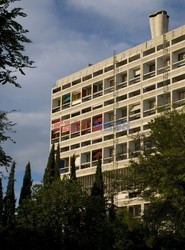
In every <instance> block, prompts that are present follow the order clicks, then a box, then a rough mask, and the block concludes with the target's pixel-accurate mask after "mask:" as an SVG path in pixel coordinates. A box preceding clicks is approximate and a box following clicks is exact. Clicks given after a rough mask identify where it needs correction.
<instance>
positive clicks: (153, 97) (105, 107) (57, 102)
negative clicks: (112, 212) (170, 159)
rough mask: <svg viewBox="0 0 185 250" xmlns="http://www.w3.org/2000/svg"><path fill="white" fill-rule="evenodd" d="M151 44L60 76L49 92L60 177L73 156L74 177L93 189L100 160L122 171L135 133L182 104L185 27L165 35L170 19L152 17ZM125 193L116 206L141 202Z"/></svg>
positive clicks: (133, 151)
mask: <svg viewBox="0 0 185 250" xmlns="http://www.w3.org/2000/svg"><path fill="white" fill-rule="evenodd" d="M150 27H151V33H152V39H151V40H149V41H147V42H144V43H142V44H140V45H138V46H136V47H133V48H131V49H128V50H126V51H123V52H121V53H119V54H115V55H113V56H112V57H110V58H108V59H106V60H103V61H101V62H99V63H96V64H94V65H89V66H88V67H87V68H84V69H82V70H80V71H79V72H76V73H74V74H71V75H69V76H67V77H64V78H62V79H60V80H58V81H57V82H56V87H54V88H53V89H52V103H51V106H52V108H51V144H53V143H59V144H60V150H61V159H62V165H61V169H60V170H61V175H63V174H68V173H69V171H70V160H71V157H72V155H73V154H75V156H76V166H77V172H76V173H77V177H78V178H79V180H80V181H81V182H82V183H83V184H84V185H85V186H91V185H92V183H93V181H94V174H95V171H96V165H97V160H98V157H102V169H103V172H105V171H110V170H113V169H117V170H119V169H120V170H121V169H124V168H126V167H127V166H128V163H129V160H130V159H131V158H133V157H136V156H137V153H138V151H139V150H140V144H139V141H138V140H136V139H133V135H136V134H137V133H138V132H144V133H145V132H147V131H148V129H149V126H148V122H150V121H151V120H152V119H154V117H156V116H157V115H159V114H160V112H161V111H163V110H164V109H170V108H172V107H175V108H177V107H181V106H183V105H184V104H185V25H184V26H181V27H179V28H176V29H174V30H172V31H169V32H168V15H167V13H166V12H165V11H159V12H157V13H155V14H153V15H151V16H150ZM136 200H137V198H136V197H134V195H133V194H129V192H128V191H124V192H121V193H120V194H119V205H124V204H126V205H127V204H130V205H129V206H130V210H131V212H132V213H133V214H134V215H137V214H138V213H140V210H141V206H142V209H143V207H144V203H143V202H140V203H141V205H140V204H139V205H138V200H137V201H136Z"/></svg>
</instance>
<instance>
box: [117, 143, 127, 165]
mask: <svg viewBox="0 0 185 250" xmlns="http://www.w3.org/2000/svg"><path fill="white" fill-rule="evenodd" d="M125 159H127V143H122V144H118V145H117V146H116V161H123V160H125Z"/></svg>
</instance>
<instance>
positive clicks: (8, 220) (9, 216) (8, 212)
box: [4, 162, 16, 230]
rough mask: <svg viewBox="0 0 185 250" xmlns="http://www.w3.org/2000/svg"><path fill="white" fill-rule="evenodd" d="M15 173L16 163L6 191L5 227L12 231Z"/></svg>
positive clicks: (13, 222)
mask: <svg viewBox="0 0 185 250" xmlns="http://www.w3.org/2000/svg"><path fill="white" fill-rule="evenodd" d="M14 173H15V162H13V164H12V167H11V171H10V175H9V179H8V185H7V190H6V196H5V198H4V223H5V226H6V227H7V228H8V229H9V230H12V229H13V228H14V224H15V201H16V200H15V194H14Z"/></svg>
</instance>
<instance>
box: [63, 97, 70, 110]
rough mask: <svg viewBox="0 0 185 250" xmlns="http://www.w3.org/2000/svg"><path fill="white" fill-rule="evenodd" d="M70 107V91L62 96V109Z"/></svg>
mask: <svg viewBox="0 0 185 250" xmlns="http://www.w3.org/2000/svg"><path fill="white" fill-rule="evenodd" d="M69 107H70V93H69V94H66V95H63V96H62V109H63V110H64V109H67V108H69Z"/></svg>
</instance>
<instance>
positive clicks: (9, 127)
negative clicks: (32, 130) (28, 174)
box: [0, 111, 15, 167]
mask: <svg viewBox="0 0 185 250" xmlns="http://www.w3.org/2000/svg"><path fill="white" fill-rule="evenodd" d="M14 125H15V123H13V122H12V121H10V120H9V119H8V113H7V112H5V111H0V167H1V166H8V165H9V163H10V162H11V160H12V158H11V157H10V156H8V155H7V154H6V153H5V151H4V149H3V147H2V145H3V143H4V142H6V141H12V142H14V141H13V140H12V139H11V137H10V135H9V134H8V133H12V132H14V130H13V126H14Z"/></svg>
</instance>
